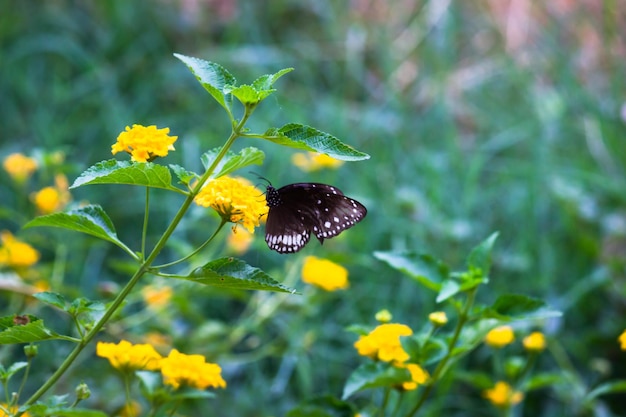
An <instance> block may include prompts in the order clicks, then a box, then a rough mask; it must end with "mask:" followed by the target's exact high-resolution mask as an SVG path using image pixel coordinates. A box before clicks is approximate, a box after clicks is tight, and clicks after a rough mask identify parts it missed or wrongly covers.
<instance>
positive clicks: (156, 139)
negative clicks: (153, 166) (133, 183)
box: [111, 125, 178, 162]
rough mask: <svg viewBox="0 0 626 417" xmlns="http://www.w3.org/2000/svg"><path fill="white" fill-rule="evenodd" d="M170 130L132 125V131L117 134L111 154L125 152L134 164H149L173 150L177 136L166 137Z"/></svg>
mask: <svg viewBox="0 0 626 417" xmlns="http://www.w3.org/2000/svg"><path fill="white" fill-rule="evenodd" d="M168 133H170V128H169V127H166V128H163V129H157V127H156V126H154V125H152V126H142V125H133V127H132V129H131V128H130V127H128V126H126V130H125V131H124V132H122V133H120V134H119V136H118V137H117V142H116V143H115V144H114V145H113V146H111V152H112V153H113V155H115V154H116V153H118V152H122V151H123V152H127V153H129V154H130V155H131V160H133V161H135V162H150V161H152V160H154V159H155V158H156V157H157V156H167V153H168V151H173V150H174V142H176V139H178V136H168Z"/></svg>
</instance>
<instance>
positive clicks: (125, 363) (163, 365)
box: [96, 340, 226, 389]
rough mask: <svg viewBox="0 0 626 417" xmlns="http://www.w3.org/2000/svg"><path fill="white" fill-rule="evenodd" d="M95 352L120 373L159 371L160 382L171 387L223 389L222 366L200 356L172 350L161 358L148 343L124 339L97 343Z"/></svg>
mask: <svg viewBox="0 0 626 417" xmlns="http://www.w3.org/2000/svg"><path fill="white" fill-rule="evenodd" d="M96 354H97V355H98V356H100V357H102V358H106V359H108V360H109V362H110V363H111V365H112V366H113V367H114V368H116V369H119V370H121V371H124V372H128V371H137V370H146V371H161V374H162V375H163V383H164V384H165V385H169V386H171V387H173V388H174V389H178V388H179V387H180V386H181V385H184V386H188V387H192V388H198V389H205V388H208V387H214V388H226V381H224V379H223V378H222V375H221V373H222V368H220V366H219V365H217V364H214V363H208V362H206V360H205V358H204V356H202V355H185V354H184V353H180V352H179V351H178V350H176V349H172V350H171V351H170V353H169V355H168V356H167V357H165V358H164V357H162V356H161V355H160V354H159V353H158V352H157V351H156V350H155V349H154V347H152V345H149V344H137V345H133V344H131V343H130V342H128V341H126V340H122V341H120V342H119V343H118V344H115V343H104V342H98V345H97V346H96Z"/></svg>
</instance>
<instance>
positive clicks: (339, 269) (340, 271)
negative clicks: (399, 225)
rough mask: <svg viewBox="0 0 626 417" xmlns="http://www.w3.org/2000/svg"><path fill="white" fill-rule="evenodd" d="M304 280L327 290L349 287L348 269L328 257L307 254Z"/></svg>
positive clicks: (303, 268) (303, 271) (303, 269)
mask: <svg viewBox="0 0 626 417" xmlns="http://www.w3.org/2000/svg"><path fill="white" fill-rule="evenodd" d="M302 281H303V282H306V283H307V284H311V285H315V286H317V287H319V288H322V289H323V290H326V291H335V290H341V289H344V288H348V286H349V285H350V283H349V282H348V270H347V269H346V268H344V267H343V266H341V265H339V264H336V263H334V262H332V261H329V260H327V259H320V258H316V257H315V256H307V257H306V258H305V259H304V265H303V267H302Z"/></svg>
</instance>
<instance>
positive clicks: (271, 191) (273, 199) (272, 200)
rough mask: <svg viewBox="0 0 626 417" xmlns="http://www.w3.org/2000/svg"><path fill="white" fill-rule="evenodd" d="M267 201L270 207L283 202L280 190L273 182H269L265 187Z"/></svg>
mask: <svg viewBox="0 0 626 417" xmlns="http://www.w3.org/2000/svg"><path fill="white" fill-rule="evenodd" d="M265 201H266V202H267V206H268V207H276V206H279V205H280V204H281V203H282V201H281V199H280V194H279V193H278V190H277V189H276V188H274V187H273V186H272V184H268V185H267V187H266V189H265Z"/></svg>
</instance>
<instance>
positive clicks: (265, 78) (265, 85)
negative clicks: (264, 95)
mask: <svg viewBox="0 0 626 417" xmlns="http://www.w3.org/2000/svg"><path fill="white" fill-rule="evenodd" d="M291 71H293V68H284V69H282V70H280V71H278V72H276V73H274V74H265V75H262V76H260V77H259V78H257V79H256V80H254V82H253V83H252V87H254V89H255V90H256V91H263V90H271V89H272V85H274V83H275V82H276V80H278V79H279V78H280V77H282V76H283V75H285V74H287V73H289V72H291ZM272 91H273V90H272Z"/></svg>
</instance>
